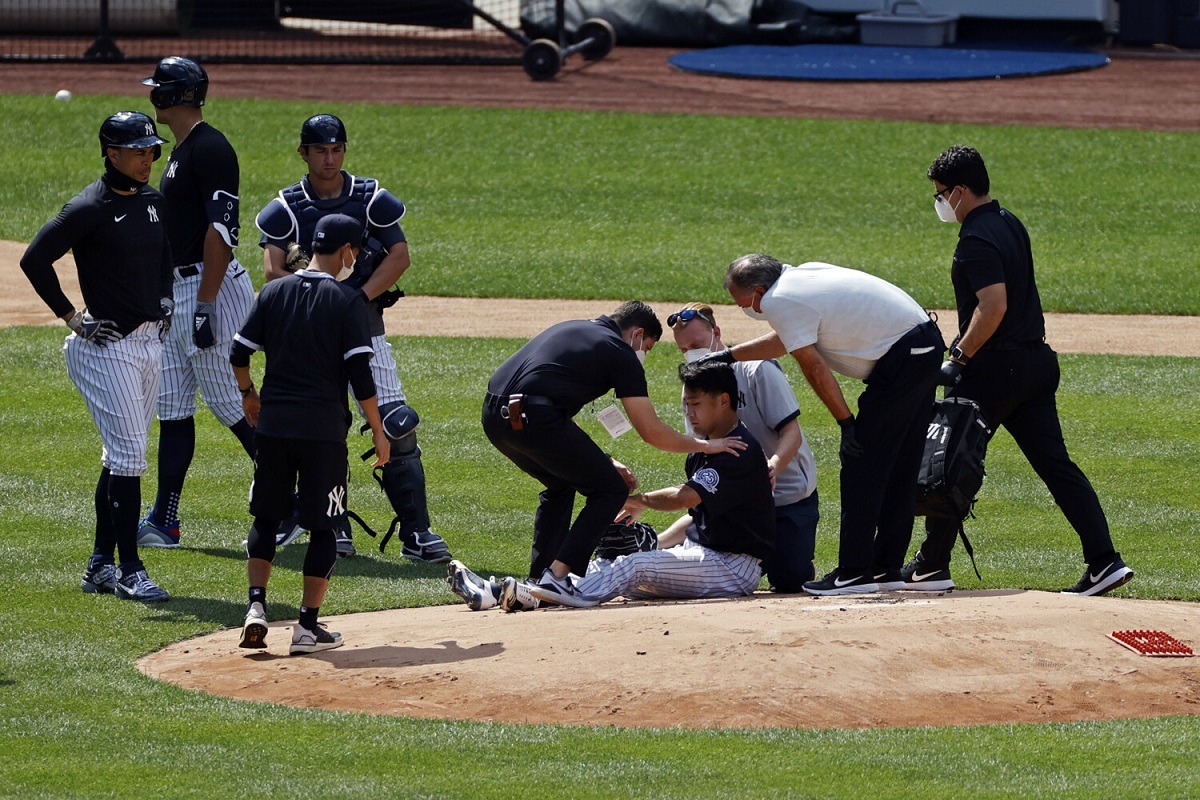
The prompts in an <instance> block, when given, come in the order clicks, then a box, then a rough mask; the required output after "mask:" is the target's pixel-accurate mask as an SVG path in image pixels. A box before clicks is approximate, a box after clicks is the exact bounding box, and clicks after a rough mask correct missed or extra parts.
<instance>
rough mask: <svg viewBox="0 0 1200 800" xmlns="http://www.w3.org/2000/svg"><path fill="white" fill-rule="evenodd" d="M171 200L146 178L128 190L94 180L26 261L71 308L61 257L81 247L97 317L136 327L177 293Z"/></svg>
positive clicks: (61, 308) (37, 283) (86, 293)
mask: <svg viewBox="0 0 1200 800" xmlns="http://www.w3.org/2000/svg"><path fill="white" fill-rule="evenodd" d="M165 210H166V202H165V201H164V199H163V196H162V195H161V194H159V192H158V190H156V189H154V188H152V187H150V186H143V187H142V188H141V189H139V190H138V192H137V193H136V194H132V195H122V194H118V193H117V192H114V191H113V190H111V189H109V188H108V184H107V183H106V182H105V180H104V179H103V178H100V179H98V180H97V181H96V182H95V183H93V184H92V185H90V186H88V187H87V188H86V189H84V190H83V191H82V192H80V193H79V194H77V195H75V197H73V198H71V200H70V201H69V202H68V203H67V204H66V205H65V206H63V208H62V211H60V212H58V216H56V217H55V218H54V219H52V220H50V221H49V222H47V223H46V224H45V225H43V226H42V229H41V230H40V231H38V233H37V236H35V237H33V242H31V243H30V245H29V248H28V249H27V250H26V251H25V255H24V257H22V259H21V269H23V270H24V271H25V274H26V275H27V276H28V277H29V282H30V283H31V284H33V288H34V290H35V291H37V293H38V296H39V297H41V298H42V300H44V301H45V302H46V305H48V306H50V310H51V311H53V312H54V313H55V315H57V316H60V317H61V316H63V315H64V314H67V313H69V312H70V311H71V308H72V307H73V303H72V302H71V301H70V300H69V299H68V298H67V296H66V295H65V294H63V290H62V285H61V284H60V283H59V281H58V275H57V274H55V272H54V262H55V261H57V260H58V259H60V258H62V257H63V256H64V255H66V253H67V251H68V250H70V251H72V252H73V255H74V257H75V266H76V268H77V270H78V272H79V288H80V291H81V292H82V293H83V302H84V304H85V305H86V306H87V308H88V310H89V311H90V312H91V314H92V316H93V317H95V318H97V319H108V320H112V321H113V322H114V323H116V325H117V327H118V328H119V329H120V331H121V333H122V334H128V333H129V332H131V331H132V330H133V329H134V328H136V327H138V326H139V325H141V324H142V323H144V322H150V321H152V320H156V319H158V318H159V315H160V313H161V311H160V301H161V299H162V298H164V297H171V289H172V284H173V283H174V279H175V276H174V273H173V271H172V261H171V247H170V244H169V243H168V241H167V230H166V224H165V222H164V218H165V216H166V214H165Z"/></svg>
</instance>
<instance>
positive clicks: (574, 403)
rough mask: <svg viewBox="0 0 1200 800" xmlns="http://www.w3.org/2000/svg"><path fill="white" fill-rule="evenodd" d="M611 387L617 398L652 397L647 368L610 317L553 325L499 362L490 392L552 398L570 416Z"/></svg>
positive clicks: (502, 394)
mask: <svg viewBox="0 0 1200 800" xmlns="http://www.w3.org/2000/svg"><path fill="white" fill-rule="evenodd" d="M610 389H612V390H614V391H615V392H616V395H617V397H648V396H649V395H650V392H649V390H648V389H647V388H646V372H645V370H643V369H642V364H641V362H640V361H638V359H637V356H636V355H634V352H633V348H632V347H630V346H629V342H627V341H625V340H624V339H622V338H621V329H620V328H618V327H617V323H615V322H613V321H612V320H611V319H610V318H608V317H606V316H602V317H600V318H599V319H592V320H586V319H580V320H570V321H568V322H560V323H558V324H557V325H552V326H550V327H549V328H547V329H546V330H544V331H542V332H541V333H539V334H538V335H537V336H535V337H533V338H532V339H530V340H529V341H528V342H527V343H526V344H525V346H524V347H522V348H521V349H520V350H518V351H517V352H516V353H514V354H513V355H512V356H511V357H510V358H509V359H508V360H507V361H505V362H504V363H503V364H501V365H500V368H499V369H497V370H496V372H495V374H493V375H492V379H491V380H490V381H489V382H488V391H489V392H491V393H492V394H495V395H500V396H501V397H507V396H508V395H510V394H528V395H538V396H541V397H548V398H550V399H551V400H553V401H554V404H555V406H556V407H557V408H558V409H559V410H560V411H562V412H563V413H564V414H566V415H567V416H569V417H573V416H575V415H576V414H578V413H579V409H581V408H583V406H584V405H586V404H587V403H590V402H592V401H593V400H595V399H596V398H597V397H599V396H600V395H602V394H605V393H606V392H608V391H609V390H610Z"/></svg>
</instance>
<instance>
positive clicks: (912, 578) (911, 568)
mask: <svg viewBox="0 0 1200 800" xmlns="http://www.w3.org/2000/svg"><path fill="white" fill-rule="evenodd" d="M900 577H901V578H902V579H903V580H904V589H905V591H909V592H949V591H951V590H952V589H954V580H953V579H952V578H951V577H950V568H949V567H933V566H930V565H929V563H928V562H927V561H925V559H924V557H922V555H921V554H920V553H917V555H916V557H915V558H913V560H912V561H910V562H908V563H907V564H905V565H904V568H903V569H901V570H900Z"/></svg>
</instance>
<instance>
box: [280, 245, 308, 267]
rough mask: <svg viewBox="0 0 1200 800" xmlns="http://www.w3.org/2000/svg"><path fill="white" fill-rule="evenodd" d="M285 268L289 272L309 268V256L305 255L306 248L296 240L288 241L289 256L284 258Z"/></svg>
mask: <svg viewBox="0 0 1200 800" xmlns="http://www.w3.org/2000/svg"><path fill="white" fill-rule="evenodd" d="M283 268H284V269H286V270H287V271H288V272H295V271H296V270H298V269H308V256H306V255H304V249H303V248H302V247H300V245H298V244H296V243H295V242H288V246H287V256H286V257H285V258H284V260H283Z"/></svg>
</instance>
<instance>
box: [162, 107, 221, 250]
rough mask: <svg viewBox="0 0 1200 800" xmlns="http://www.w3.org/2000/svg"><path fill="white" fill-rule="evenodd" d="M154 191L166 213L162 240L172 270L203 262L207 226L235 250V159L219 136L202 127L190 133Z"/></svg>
mask: <svg viewBox="0 0 1200 800" xmlns="http://www.w3.org/2000/svg"><path fill="white" fill-rule="evenodd" d="M159 187H160V188H161V189H162V193H163V196H164V197H166V198H167V204H168V207H169V208H170V210H171V213H170V215H169V216H168V218H167V235H168V236H169V237H170V239H171V251H172V252H173V253H174V254H175V266H177V267H179V266H187V265H189V264H197V263H199V262H201V261H203V260H204V237H205V235H206V234H207V233H208V226H209V224H210V223H212V224H215V225H217V227H218V230H222V229H223V230H222V234H223V236H224V237H225V241H226V242H227V243H228V244H229V246H230V247H236V246H237V235H238V160H237V154H236V153H235V152H234V151H233V147H232V146H231V145H230V144H229V140H228V139H226V138H225V135H224V134H223V133H221V132H220V131H219V130H217V129H216V128H214V127H212V126H211V125H209V124H208V123H207V122H201V123H199V124H198V125H196V127H194V128H192V130H191V133H189V134H188V135H187V137H186V138H185V139H184V140H183V141H182V142H180V143H179V144H178V145H176V147H175V149H174V150H172V151H171V155H170V156H169V157H168V158H167V165H166V167H165V168H164V169H163V176H162V180H161V181H159Z"/></svg>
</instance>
